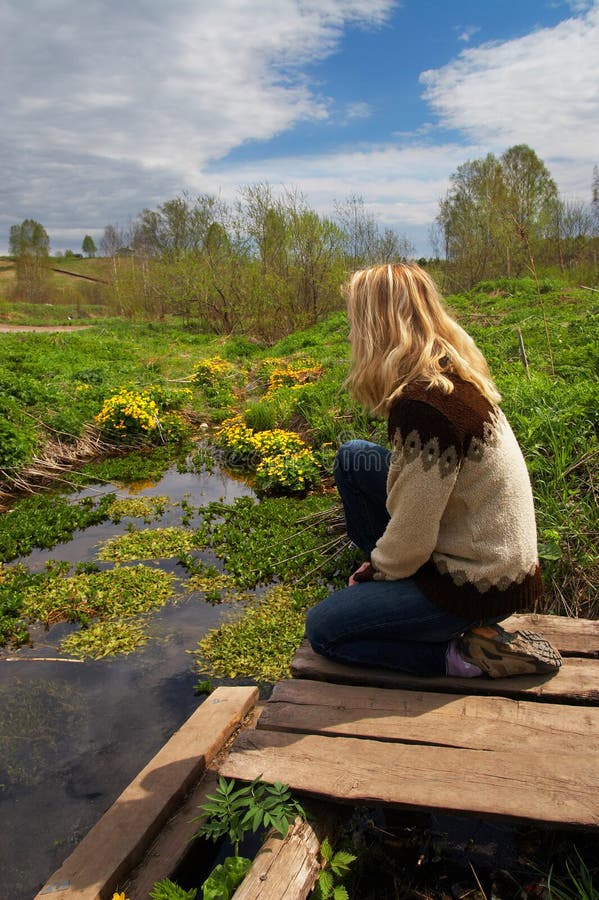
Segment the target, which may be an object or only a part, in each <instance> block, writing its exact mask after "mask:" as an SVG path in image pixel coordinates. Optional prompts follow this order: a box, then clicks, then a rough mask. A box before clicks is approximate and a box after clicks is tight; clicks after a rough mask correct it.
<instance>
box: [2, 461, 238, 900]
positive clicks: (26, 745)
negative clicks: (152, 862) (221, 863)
mask: <svg viewBox="0 0 599 900" xmlns="http://www.w3.org/2000/svg"><path fill="white" fill-rule="evenodd" d="M115 490H116V493H117V496H119V497H123V498H126V497H131V496H132V495H135V496H168V497H169V498H170V500H171V501H172V502H174V503H176V502H177V501H181V500H183V499H188V500H189V502H190V503H191V504H193V506H200V505H205V504H207V503H209V502H211V501H213V500H221V501H223V502H226V503H230V502H233V500H234V499H235V498H236V497H241V496H248V495H252V491H251V489H250V488H249V487H248V486H247V485H246V484H245V483H244V482H241V481H235V480H233V479H231V478H229V477H228V476H227V475H226V474H224V473H222V472H219V471H215V472H214V473H213V474H210V475H208V474H197V473H179V472H178V471H176V469H172V470H169V471H168V472H167V473H166V474H165V476H164V478H162V479H161V480H160V481H159V482H157V483H155V484H152V485H146V486H143V487H141V489H139V486H137V489H134V490H130V489H128V488H122V489H121V488H116V489H115V486H114V485H101V486H97V485H94V486H90V487H88V488H86V489H85V490H84V491H82V492H81V493H80V494H79V495H77V496H78V497H83V496H90V495H99V494H102V493H107V492H110V491H115ZM132 521H134V520H131V519H123V520H122V521H121V522H120V523H118V524H116V525H115V524H114V523H111V522H107V523H103V524H102V525H96V526H93V527H91V528H88V529H86V530H85V531H81V532H78V533H77V534H76V535H74V537H73V540H72V541H70V542H69V543H67V544H62V545H59V546H57V547H54V548H53V549H52V550H38V551H34V552H33V553H32V554H31V555H30V556H29V557H27V558H23V559H21V560H20V562H23V563H24V564H25V565H27V566H29V567H30V568H31V569H32V570H34V571H40V570H42V569H43V568H44V567H45V565H46V562H48V560H50V559H61V560H66V561H68V562H70V563H72V564H76V563H79V562H90V561H93V560H95V554H96V553H97V551H98V549H99V545H100V544H101V543H103V542H104V541H105V540H107V539H108V538H110V537H114V536H116V535H118V534H123V533H124V532H125V531H126V530H127V528H128V526H129V525H130V523H131V522H132ZM196 521H197V520H193V521H192V522H191V523H190V524H191V526H192V527H193V525H194V523H195V522H196ZM180 522H181V507H180V506H179V507H177V506H174V507H173V506H169V507H168V508H167V509H166V510H165V512H164V515H163V516H162V517H161V518H160V519H158V520H155V521H152V523H151V524H150V525H145V524H144V525H143V527H160V528H163V527H166V526H168V525H177V524H180ZM135 523H136V525H137V527H140V522H139V520H135ZM199 555H201V556H202V558H204V559H206V561H213V556H212V555H211V554H210V553H209V552H207V553H203V554H199ZM160 565H161V566H162V567H164V568H166V569H168V570H173V571H174V570H177V574H179V575H181V576H183V575H184V573H183V570H181V569H180V567H178V566H177V565H176V563H175V562H174V561H172V560H170V561H164V562H161V563H160ZM229 608H230V605H229V604H222V605H220V606H211V605H210V604H207V603H205V602H204V601H203V599H202V598H201V595H197V594H196V595H194V594H191V595H188V594H184V593H181V594H180V596H179V597H178V598H177V602H176V603H174V604H169V605H167V606H165V607H164V608H162V609H161V610H159V611H157V612H156V613H154V614H153V615H152V617H151V619H150V623H149V633H150V641H149V643H148V644H147V645H145V646H144V647H142V648H141V649H139V650H138V651H136V652H135V653H132V654H129V655H127V656H121V657H116V658H107V659H104V660H100V661H86V662H82V663H67V662H65V661H64V660H61V659H60V658H59V653H58V651H57V649H56V648H57V645H58V643H59V641H60V639H61V638H63V637H64V635H65V633H68V631H69V630H70V629H72V628H73V626H71V625H68V624H66V623H61V624H59V625H56V626H54V627H53V628H51V629H50V630H49V631H48V632H44V631H43V629H41V628H38V629H33V630H32V636H33V639H34V646H33V647H30V648H22V649H21V650H20V651H18V652H11V653H7V652H4V653H3V658H0V812H1V817H2V818H1V824H2V841H1V850H0V897H1V898H6V900H30V898H31V897H32V896H33V895H34V894H35V893H36V892H37V890H39V888H40V887H41V885H42V884H43V883H44V882H45V881H46V879H47V878H48V877H49V876H50V875H51V874H52V872H53V871H54V870H55V869H56V868H58V866H59V865H60V864H61V862H62V861H63V860H64V859H65V858H66V857H67V856H68V855H69V853H70V852H71V851H72V849H73V847H74V845H75V844H76V843H77V842H78V841H79V840H80V839H81V838H82V837H83V835H84V834H85V833H86V832H87V831H88V830H89V828H90V827H91V826H92V825H93V824H94V822H95V821H97V819H98V818H99V817H100V816H101V815H102V813H103V812H104V811H105V810H106V809H107V808H108V806H110V804H111V803H112V802H113V801H114V799H116V797H117V796H118V795H119V793H120V792H121V791H122V790H123V789H124V788H125V787H126V785H127V784H128V783H129V782H130V781H131V779H132V778H133V777H134V776H135V775H136V774H137V772H138V771H139V770H140V769H141V768H142V767H143V766H144V765H145V764H146V762H147V761H148V760H149V759H150V758H151V757H152V756H153V755H154V754H155V753H156V752H157V751H158V750H159V749H160V747H161V746H162V744H163V743H164V742H165V740H166V739H168V737H170V735H171V734H172V733H173V732H174V731H175V730H176V729H177V728H178V727H179V726H180V725H181V724H182V723H183V722H184V721H185V719H186V718H187V717H188V716H189V715H190V714H191V713H192V712H193V710H194V709H195V708H196V707H197V706H198V704H199V703H200V702H201V698H197V697H195V696H194V694H193V684H194V683H195V681H196V675H195V673H194V672H193V669H192V658H191V657H190V655H189V653H188V651H189V650H192V649H194V648H195V646H196V644H197V642H198V640H199V639H200V637H201V636H202V635H203V634H204V633H205V632H206V631H208V630H209V629H210V628H213V627H215V626H217V625H218V624H219V623H220V622H221V621H222V618H223V616H224V615H225V614H226V612H227V611H228V609H229Z"/></svg>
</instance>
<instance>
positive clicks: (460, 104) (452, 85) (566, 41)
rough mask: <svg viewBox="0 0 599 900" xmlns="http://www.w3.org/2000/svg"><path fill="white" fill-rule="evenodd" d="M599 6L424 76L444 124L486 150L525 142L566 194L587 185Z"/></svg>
mask: <svg viewBox="0 0 599 900" xmlns="http://www.w3.org/2000/svg"><path fill="white" fill-rule="evenodd" d="M598 47H599V5H598V4H597V3H596V2H595V3H594V4H593V6H592V8H591V9H590V10H589V11H588V12H587V13H586V14H585V15H582V16H579V17H573V18H570V19H566V20H565V21H563V22H561V23H559V24H558V25H556V26H555V27H553V28H541V29H538V30H536V31H534V32H532V33H531V34H528V35H526V36H525V37H521V38H518V39H516V40H512V41H506V42H503V43H496V44H483V45H481V46H480V47H476V48H472V49H468V50H464V51H462V53H461V54H460V56H459V57H458V58H457V59H456V60H454V61H452V62H451V63H449V64H448V65H447V66H444V67H443V68H441V69H436V70H430V71H427V72H424V73H423V74H422V76H421V81H422V82H423V84H424V85H425V97H426V99H427V100H428V101H429V102H430V103H431V104H432V106H433V108H434V110H435V111H436V112H437V113H438V115H439V117H440V120H441V123H442V124H443V125H445V126H446V127H448V128H453V129H458V130H460V131H462V132H464V133H465V134H466V135H467V136H468V137H469V139H471V140H475V141H476V142H477V143H481V144H484V145H486V146H487V147H488V149H489V150H503V149H505V148H506V147H509V146H512V145H514V144H520V143H525V144H529V145H530V146H531V147H532V148H533V149H534V150H535V151H536V152H537V154H538V155H539V156H540V157H541V158H542V159H543V160H544V161H545V163H546V164H547V165H548V167H549V169H550V170H551V171H554V169H557V168H560V169H561V172H562V179H563V180H560V185H559V186H560V188H561V189H562V190H563V191H573V190H574V191H580V190H582V187H583V184H585V183H586V184H587V185H588V183H589V182H590V176H591V171H592V166H593V163H595V162H597V147H598V146H599V65H598V63H597V59H598V56H597V48H598Z"/></svg>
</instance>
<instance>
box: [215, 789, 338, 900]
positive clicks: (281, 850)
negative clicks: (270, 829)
mask: <svg viewBox="0 0 599 900" xmlns="http://www.w3.org/2000/svg"><path fill="white" fill-rule="evenodd" d="M310 814H311V815H310V821H309V822H306V821H304V820H303V819H300V818H297V819H296V820H295V822H294V824H293V825H292V827H291V828H290V829H289V831H288V832H287V835H286V837H285V838H281V837H280V836H278V835H276V834H273V835H271V836H270V837H269V838H268V839H267V840H266V841H265V842H264V844H263V845H262V847H261V848H260V851H259V852H258V854H257V855H256V858H255V859H254V862H253V863H252V866H251V868H250V870H249V872H248V874H247V875H246V877H245V878H244V880H243V884H241V885H240V887H239V888H238V889H237V891H236V892H235V894H234V895H233V900H281V898H283V897H284V898H285V900H304V898H305V897H307V896H308V894H309V893H310V891H311V890H312V888H313V887H314V884H315V882H316V879H317V877H318V874H319V872H320V844H321V842H322V841H323V840H324V838H325V837H326V836H329V838H330V836H331V832H332V831H334V830H335V828H336V826H337V823H338V822H339V821H340V819H341V817H342V813H341V812H340V809H339V808H338V807H337V808H336V809H334V808H332V807H330V806H329V805H324V808H323V805H322V804H319V805H314V806H312V807H311V808H310Z"/></svg>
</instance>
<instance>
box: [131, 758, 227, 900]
mask: <svg viewBox="0 0 599 900" xmlns="http://www.w3.org/2000/svg"><path fill="white" fill-rule="evenodd" d="M217 785H218V781H217V776H216V772H213V771H212V770H210V769H209V770H208V771H207V772H206V775H205V776H204V777H203V778H202V780H201V781H200V783H199V784H197V785H196V787H195V788H194V789H193V790H192V792H191V793H190V794H189V796H188V797H187V798H186V799H185V801H184V802H183V804H182V805H181V807H180V808H179V809H178V810H177V811H176V813H175V815H174V816H173V817H172V818H171V819H169V821H168V822H167V823H166V825H165V826H164V828H163V829H162V831H161V832H160V834H159V835H158V837H157V838H156V841H155V842H154V843H153V844H152V846H151V847H149V849H148V850H147V852H146V854H145V856H144V858H143V860H142V861H141V863H140V865H139V866H138V868H137V869H135V871H134V872H132V873H131V875H130V876H129V877H128V878H127V881H126V882H125V883H124V884H122V885H120V887H121V890H123V891H124V893H125V896H126V897H128V898H129V900H148V896H149V894H150V891H151V890H152V888H153V887H154V884H155V883H156V882H157V881H160V880H161V879H163V878H169V877H172V875H173V872H174V871H175V869H176V868H177V866H178V865H179V864H180V863H181V862H182V861H183V859H184V857H185V854H186V853H187V852H188V850H189V844H190V841H191V840H192V838H193V836H194V835H195V834H196V833H197V831H198V828H199V827H200V824H201V821H199V820H198V821H195V820H196V819H200V815H199V807H200V806H202V805H203V804H204V803H205V802H206V800H207V797H208V794H213V793H214V791H215V790H216V787H217ZM202 820H203V819H202Z"/></svg>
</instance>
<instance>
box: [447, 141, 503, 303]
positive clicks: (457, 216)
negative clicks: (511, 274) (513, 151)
mask: <svg viewBox="0 0 599 900" xmlns="http://www.w3.org/2000/svg"><path fill="white" fill-rule="evenodd" d="M504 197H505V187H504V183H503V178H502V171H501V164H500V162H499V160H498V159H497V158H496V157H495V156H494V155H493V154H492V153H489V154H488V155H487V156H486V157H485V158H484V159H476V160H471V161H468V162H466V163H464V164H463V165H461V166H459V167H458V169H457V171H456V172H455V173H454V174H453V175H452V176H451V187H450V189H449V191H448V193H447V195H446V197H445V199H444V200H442V201H441V205H440V211H439V215H438V216H437V221H438V223H439V226H440V228H441V230H442V232H443V235H444V243H445V257H446V259H447V260H448V261H450V262H451V263H452V264H453V266H454V271H455V274H456V277H457V280H458V283H460V285H461V286H464V287H470V286H471V285H473V284H475V283H476V282H477V281H479V280H480V279H481V278H484V277H485V276H486V275H489V274H497V269H498V264H499V265H501V264H502V262H503V259H504V254H503V250H502V248H503V246H504V245H505V243H506V238H505V232H506V230H508V228H509V226H508V223H507V222H506V220H505V219H504V218H503V217H502V214H501V210H502V209H503V208H504V205H505V203H504Z"/></svg>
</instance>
